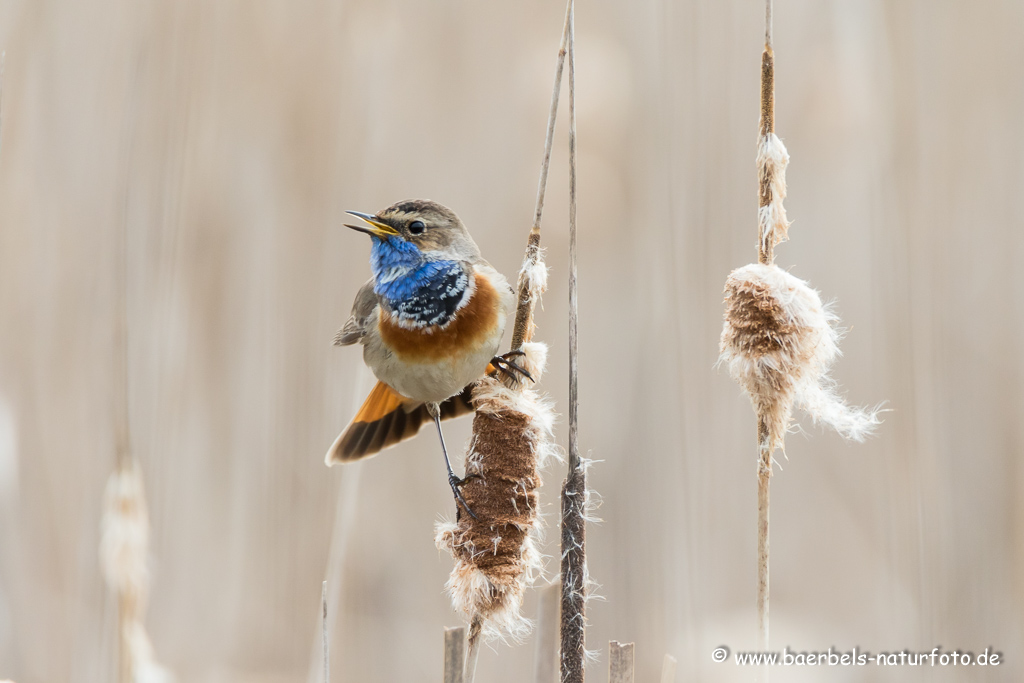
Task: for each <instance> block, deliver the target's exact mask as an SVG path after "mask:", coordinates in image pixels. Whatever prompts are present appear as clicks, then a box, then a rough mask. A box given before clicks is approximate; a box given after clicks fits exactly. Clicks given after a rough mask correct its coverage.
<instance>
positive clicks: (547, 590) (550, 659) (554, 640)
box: [533, 581, 562, 683]
mask: <svg viewBox="0 0 1024 683" xmlns="http://www.w3.org/2000/svg"><path fill="white" fill-rule="evenodd" d="M561 592H562V591H561V586H560V585H559V583H558V582H557V581H555V582H553V583H550V584H548V585H547V586H544V588H542V589H541V590H540V591H538V593H539V595H538V596H537V647H536V648H535V650H534V660H533V680H534V683H554V681H555V661H556V659H557V657H558V600H559V596H560V595H561Z"/></svg>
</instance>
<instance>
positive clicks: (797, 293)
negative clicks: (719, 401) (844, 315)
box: [719, 263, 879, 451]
mask: <svg viewBox="0 0 1024 683" xmlns="http://www.w3.org/2000/svg"><path fill="white" fill-rule="evenodd" d="M725 303H726V311H725V325H724V328H723V329H722V338H721V342H720V352H721V354H720V356H719V363H721V364H724V365H726V366H727V367H728V369H729V375H730V376H731V377H732V378H733V379H734V380H736V382H738V383H739V385H740V386H741V387H743V389H744V390H745V391H746V392H747V394H748V395H749V396H750V401H751V403H752V404H753V406H754V410H755V412H756V413H757V415H758V416H759V417H760V418H761V419H762V420H763V421H764V423H765V424H766V425H767V428H768V443H767V447H768V448H769V449H770V450H771V451H774V450H775V449H776V448H782V447H783V441H784V438H785V433H786V430H787V429H788V428H789V424H790V421H791V419H792V413H793V406H794V405H797V406H799V407H800V408H802V409H803V410H805V411H806V412H807V413H808V414H809V415H810V416H811V417H812V418H813V419H814V421H815V422H823V423H825V424H827V425H829V426H830V427H832V428H833V429H835V430H836V431H837V432H839V433H840V434H841V435H842V436H843V437H845V438H847V439H853V440H856V441H861V440H863V439H864V437H865V436H867V435H868V434H870V433H871V432H872V430H873V429H874V428H875V426H876V425H877V424H878V423H879V419H878V412H879V411H878V409H877V408H875V409H870V410H868V409H862V408H855V407H851V406H848V405H846V403H845V402H844V401H843V400H842V398H840V397H839V396H838V394H837V393H836V391H835V383H834V382H833V380H832V379H831V378H830V377H829V376H828V371H829V369H830V368H831V366H832V363H833V362H834V361H835V359H836V358H837V357H838V356H839V345H838V342H839V338H840V336H841V334H840V330H839V329H838V328H837V327H836V325H837V323H838V318H837V316H836V315H835V314H834V313H833V312H832V311H831V309H830V308H829V307H828V306H825V305H823V304H822V302H821V298H820V297H819V296H818V293H817V292H816V291H814V290H813V289H811V288H810V287H809V286H808V285H807V283H806V282H804V281H803V280H800V279H798V278H796V277H794V276H792V275H790V274H789V273H787V272H786V271H784V270H782V269H781V268H779V267H778V266H775V265H763V264H758V263H755V264H750V265H747V266H744V267H742V268H738V269H736V270H734V271H733V272H732V273H730V274H729V278H728V279H727V280H726V283H725Z"/></svg>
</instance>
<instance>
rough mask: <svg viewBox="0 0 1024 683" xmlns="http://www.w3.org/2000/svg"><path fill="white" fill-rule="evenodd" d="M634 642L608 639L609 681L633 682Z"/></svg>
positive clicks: (614, 682) (609, 682)
mask: <svg viewBox="0 0 1024 683" xmlns="http://www.w3.org/2000/svg"><path fill="white" fill-rule="evenodd" d="M634 649H635V644H634V643H620V642H618V641H617V640H610V641H608V683H633V656H634Z"/></svg>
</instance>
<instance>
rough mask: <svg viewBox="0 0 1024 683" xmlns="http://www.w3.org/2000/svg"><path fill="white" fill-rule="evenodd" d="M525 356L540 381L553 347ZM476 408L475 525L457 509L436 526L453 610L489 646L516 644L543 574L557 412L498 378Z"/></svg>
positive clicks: (471, 470) (471, 469)
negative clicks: (448, 559)
mask: <svg viewBox="0 0 1024 683" xmlns="http://www.w3.org/2000/svg"><path fill="white" fill-rule="evenodd" d="M522 350H523V351H524V352H525V354H526V355H525V357H523V358H520V359H517V362H518V363H519V364H520V365H522V366H523V367H524V368H525V369H526V370H527V371H528V372H529V373H530V374H531V375H532V376H533V378H534V380H539V379H540V375H541V373H542V372H543V369H544V364H545V361H546V357H547V347H546V346H545V345H544V344H541V343H526V344H523V347H522ZM473 403H474V405H475V406H476V416H475V417H474V418H473V439H472V441H471V443H470V446H469V452H468V454H467V455H466V480H467V481H466V484H465V485H464V486H463V488H462V495H463V496H465V498H466V502H467V503H469V507H470V508H472V510H473V512H474V513H475V514H476V515H477V519H473V518H472V517H470V516H469V515H468V514H466V513H465V511H463V510H461V509H459V511H458V514H457V517H456V521H455V522H454V523H451V522H444V523H440V524H438V526H437V537H436V543H437V547H438V548H444V549H447V550H448V551H450V552H451V554H452V557H453V558H454V559H455V567H454V568H453V569H452V573H451V576H450V577H449V579H448V583H447V586H446V588H447V590H448V593H449V594H450V595H451V597H452V603H453V605H454V606H455V608H456V609H457V610H460V611H462V612H464V613H465V614H466V615H467V616H468V617H469V618H470V619H471V620H473V621H474V622H477V623H479V624H480V627H481V628H482V633H483V635H484V637H485V638H486V639H487V640H491V639H494V638H496V637H501V638H510V639H512V640H516V641H517V640H520V639H522V638H523V637H524V636H525V635H526V634H527V633H529V629H530V622H529V621H528V620H527V619H526V618H525V617H524V616H523V615H522V612H521V607H522V602H523V592H524V590H525V588H526V586H528V585H530V584H532V583H533V581H534V580H535V579H536V577H537V575H538V574H539V572H540V569H541V559H540V554H539V552H538V551H537V548H536V538H537V534H538V533H539V531H540V518H539V514H538V512H539V510H538V490H537V489H538V488H539V487H540V483H541V482H540V473H539V469H540V468H541V467H543V466H544V463H545V461H546V460H547V459H548V458H549V457H550V456H551V455H553V454H556V453H557V451H556V447H555V445H554V442H553V438H552V428H553V425H554V421H555V413H554V411H553V409H552V406H551V403H550V402H549V401H548V400H547V399H546V398H543V397H541V396H540V395H539V394H538V393H537V392H536V391H534V390H533V389H522V390H519V389H516V388H509V387H508V386H506V385H505V384H503V383H502V382H500V381H499V380H497V379H495V378H492V377H487V378H484V379H483V380H481V381H480V383H479V384H478V385H477V387H476V389H475V390H474V392H473Z"/></svg>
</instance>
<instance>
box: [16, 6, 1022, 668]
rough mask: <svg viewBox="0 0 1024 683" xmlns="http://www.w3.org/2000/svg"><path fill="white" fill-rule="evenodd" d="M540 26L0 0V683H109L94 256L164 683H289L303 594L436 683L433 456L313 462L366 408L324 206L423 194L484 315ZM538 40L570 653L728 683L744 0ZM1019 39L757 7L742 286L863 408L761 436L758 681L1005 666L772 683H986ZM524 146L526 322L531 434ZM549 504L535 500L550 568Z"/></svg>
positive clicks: (747, 433) (359, 267) (425, 445)
mask: <svg viewBox="0 0 1024 683" xmlns="http://www.w3.org/2000/svg"><path fill="white" fill-rule="evenodd" d="M563 11H564V4H563V3H562V2H537V1H535V0H523V1H522V2H517V3H481V2H462V1H455V0H444V1H438V2H430V3H423V2H415V1H414V0H386V1H382V0H377V1H371V0H348V1H345V2H340V1H330V2H329V1H327V0H305V1H302V2H283V1H280V0H274V1H267V2H260V3H253V2H242V1H240V0H222V1H220V2H202V1H199V0H182V1H178V2H172V1H170V0H149V1H146V2H127V1H124V0H102V1H98V2H80V1H75V0H67V1H65V2H60V3H57V2H45V1H43V0H30V1H29V0H0V49H3V50H6V53H7V60H6V73H5V77H4V92H3V129H2V147H0V315H2V324H0V678H4V677H10V678H13V679H14V680H16V681H18V683H42V682H47V683H49V682H52V681H69V682H71V683H78V682H85V681H89V682H91V681H110V680H113V678H114V673H115V668H114V662H115V660H114V644H115V642H114V636H113V629H114V622H115V617H116V609H115V605H114V603H113V601H112V599H111V598H110V597H109V596H108V594H107V593H106V591H105V588H104V586H103V582H102V578H101V575H100V570H99V560H98V550H97V547H98V543H99V528H100V514H101V507H102V506H101V500H102V494H103V488H104V484H105V481H106V478H107V476H108V475H109V474H110V472H111V470H112V469H113V466H114V410H113V409H114V405H115V395H116V394H115V392H116V391H117V386H116V383H115V381H114V378H115V377H116V372H115V367H116V365H115V362H116V357H115V354H114V348H115V344H114V331H115V329H116V324H115V323H116V302H117V300H118V299H117V295H116V290H115V287H116V283H117V282H118V275H117V267H118V257H117V254H118V239H119V235H120V231H121V226H122V225H124V224H126V225H127V226H128V245H127V249H128V256H129V263H130V266H129V272H128V282H129V289H128V308H129V326H130V342H129V363H130V367H129V371H130V381H129V386H130V400H131V420H132V433H133V442H132V443H133V450H134V453H135V454H136V455H137V457H138V458H139V459H140V461H141V463H142V467H143V471H144V474H145V479H146V486H147V490H148V495H149V503H150V515H151V519H152V524H153V544H152V554H153V560H154V563H153V581H154V583H153V596H152V603H151V607H150V610H149V616H148V626H149V630H150V633H151V636H152V639H153V642H154V645H155V647H156V650H157V654H158V658H159V659H160V660H161V661H162V662H163V663H165V664H166V665H167V666H169V667H170V668H171V669H172V670H174V671H175V672H176V674H177V675H178V679H179V680H180V681H197V682H207V681H209V682H215V681H216V682H219V681H240V682H243V681H244V682H275V683H276V682H286V681H288V682H291V681H307V680H308V681H311V682H312V681H316V680H319V679H318V672H319V668H318V666H319V665H318V657H319V644H318V637H319V636H318V633H319V631H318V628H319V627H318V611H319V600H320V582H321V579H322V578H324V577H325V573H326V574H327V576H326V578H327V579H328V580H329V582H330V583H329V586H330V599H331V609H332V621H333V629H332V634H331V635H332V643H333V650H332V669H333V673H334V680H335V681H432V680H433V681H436V680H440V673H441V644H442V627H443V626H445V625H453V624H455V623H457V622H458V617H457V615H455V614H454V613H453V612H452V610H451V607H450V604H449V601H448V599H447V598H446V597H445V595H444V594H443V592H442V587H443V584H444V581H445V579H446V577H447V575H448V572H449V571H450V569H451V560H450V559H449V558H448V557H447V555H446V554H445V553H440V552H438V551H437V550H436V549H435V547H434V543H433V535H434V534H433V525H434V523H435V521H436V520H437V519H439V518H440V517H442V516H446V517H448V516H451V515H452V514H453V512H454V505H453V502H452V498H451V494H450V491H449V489H448V485H447V482H446V481H445V477H444V469H443V465H442V461H441V456H440V452H439V450H438V447H437V443H436V439H435V438H434V436H433V435H432V434H429V433H424V434H423V435H421V437H420V438H418V439H416V440H414V441H412V442H409V443H406V444H403V445H401V446H400V447H398V448H396V449H394V450H393V451H390V452H388V453H386V454H384V455H382V456H380V457H378V458H375V459H373V460H371V461H367V462H366V463H363V464H360V465H355V466H351V467H345V468H334V469H331V470H328V469H326V468H325V467H324V465H323V454H324V452H325V451H326V449H327V447H328V446H329V445H330V443H331V441H332V440H333V438H334V437H335V436H336V434H337V433H338V431H339V430H340V429H341V428H342V427H343V426H344V425H345V424H346V422H347V421H348V419H349V418H350V416H351V415H352V413H353V411H354V409H355V407H356V405H357V404H358V402H359V401H361V400H362V396H363V394H364V392H365V391H366V390H367V389H368V388H369V386H370V383H371V382H370V377H369V373H368V372H367V371H366V370H364V369H362V364H361V358H360V354H359V353H358V351H356V350H353V349H338V348H332V347H331V344H330V341H331V338H332V335H333V333H334V331H335V330H336V329H337V327H338V326H340V324H341V323H342V322H343V321H344V319H345V318H346V317H347V315H348V310H349V305H350V303H351V300H352V297H353V295H354V293H355V291H356V289H357V287H358V286H359V285H360V284H361V283H362V282H363V281H364V280H365V279H366V278H367V277H368V275H369V267H368V264H367V259H368V252H369V244H368V242H367V240H366V239H365V238H364V237H362V236H360V235H357V234H355V233H352V232H351V231H348V230H344V229H343V228H341V223H342V222H343V220H344V215H343V210H345V209H357V210H362V211H376V210H378V209H381V208H383V207H384V206H386V205H388V204H390V203H392V202H394V201H396V200H399V199H404V198H411V197H427V198H432V199H436V200H438V201H441V202H443V203H445V204H447V205H449V206H451V207H453V208H454V209H455V210H456V211H457V212H458V213H459V214H460V216H461V217H462V218H463V219H464V220H465V221H466V223H467V225H469V226H470V229H471V230H472V231H473V234H474V236H475V237H476V239H477V242H478V243H479V244H480V246H481V248H482V250H483V253H484V254H485V255H486V256H487V258H488V259H489V260H490V261H491V262H492V263H493V264H494V265H495V266H496V267H497V268H499V269H500V270H502V271H503V272H505V273H506V274H508V275H509V276H514V274H515V272H516V270H517V269H518V266H519V263H520V260H521V258H522V253H523V246H524V244H525V239H526V232H527V229H528V227H529V223H530V220H531V217H532V208H533V201H534V193H535V191H536V179H537V171H538V166H539V163H540V156H541V150H542V145H543V136H544V125H545V118H546V113H547V105H548V98H549V95H550V87H551V78H552V72H553V68H554V58H555V51H556V49H557V44H558V40H559V35H560V30H561V25H562V17H563ZM576 26H577V46H578V47H577V49H578V57H577V59H578V91H579V101H578V120H579V145H580V147H579V149H580V171H579V178H580V181H579V182H580V192H581V196H580V288H581V289H580V325H581V327H580V334H581V337H580V354H581V356H580V368H581V395H582V397H583V401H582V404H581V441H582V445H583V447H584V448H585V449H587V450H588V451H589V453H590V455H591V457H593V458H595V459H597V460H599V461H600V462H599V463H598V464H597V465H595V466H594V468H593V469H592V470H591V479H590V481H591V483H592V485H593V487H594V488H595V489H596V491H597V492H599V493H600V494H601V496H602V497H603V501H604V502H603V506H602V508H601V509H600V511H599V515H600V516H601V517H602V518H603V519H604V520H605V521H604V523H602V524H600V525H596V526H592V527H591V528H590V531H589V539H588V545H589V551H590V563H591V564H590V566H591V572H592V575H593V577H594V578H595V579H596V580H597V581H598V582H599V583H600V584H602V587H601V589H600V591H599V592H600V593H601V595H603V596H604V597H605V598H606V600H605V601H602V602H592V603H591V605H590V610H589V613H590V618H591V624H592V627H591V629H590V630H589V633H588V640H589V644H590V646H591V647H592V648H595V649H597V648H601V649H603V648H604V645H605V643H606V642H607V640H608V639H609V638H615V639H618V640H622V641H634V640H635V641H636V643H637V666H638V676H640V677H642V678H643V679H644V680H655V679H656V675H657V673H656V672H657V671H658V670H659V668H660V664H661V658H662V655H663V654H664V653H666V652H668V653H671V654H673V655H674V656H676V657H677V658H678V659H679V675H678V680H680V681H697V680H707V681H712V680H714V681H723V680H749V679H750V677H751V676H752V675H753V672H752V671H750V670H744V669H739V668H738V667H736V666H734V665H733V664H732V663H730V664H726V665H718V664H714V663H712V661H711V657H710V653H711V649H712V648H713V647H714V646H717V645H720V644H726V645H728V646H730V647H731V648H732V649H733V650H734V651H735V650H737V649H743V648H745V647H746V648H752V647H753V643H754V632H755V611H754V608H755V604H754V596H755V551H756V542H755V538H756V537H755V519H756V496H755V492H756V458H757V454H756V447H755V422H754V416H753V413H752V411H751V409H750V406H749V404H748V401H747V399H746V398H745V397H744V396H743V395H742V394H741V392H740V390H739V388H738V387H737V386H736V385H735V384H734V383H732V382H731V381H730V380H729V378H728V377H727V375H726V373H725V372H724V371H715V370H714V369H713V368H712V365H713V364H714V362H715V359H716V357H717V347H718V336H719V333H720V330H721V317H722V311H723V305H722V286H723V283H724V281H725V277H726V275H727V274H728V272H729V271H730V270H731V269H733V268H735V267H738V266H740V265H743V264H745V263H749V262H752V261H754V260H755V259H756V248H755V243H756V207H757V199H756V176H755V166H754V155H755V145H756V136H757V117H758V96H759V92H758V77H759V68H760V54H761V48H762V36H763V4H762V3H761V2H760V1H755V0H744V1H743V2H739V1H735V0H685V1H684V0H679V1H671V2H670V1H668V0H635V1H632V2H611V1H609V0H594V1H590V2H581V3H579V5H578V6H577V23H576ZM1022 34H1024V5H1021V4H1020V3H1009V2H1001V1H997V0H979V1H977V2H972V3H953V2H924V1H922V0H918V1H917V2H912V1H909V0H907V1H902V2H896V1H893V2H882V1H881V0H865V1H864V2H857V3H853V2H844V1H842V0H831V1H826V2H811V1H810V0H779V1H777V2H776V7H775V45H776V60H777V61H776V69H777V81H776V87H777V131H778V133H779V135H780V136H781V137H782V138H783V140H784V141H785V143H786V145H787V147H788V148H789V151H790V153H791V154H792V163H791V165H790V167H789V173H788V179H789V190H790V191H789V199H788V200H787V208H788V210H789V215H790V217H791V218H792V219H793V221H794V223H793V226H792V228H791V231H790V235H791V237H792V242H790V243H787V244H784V245H782V246H780V247H779V249H778V251H777V254H778V262H779V264H780V265H781V266H783V267H784V268H791V272H793V273H794V274H795V275H797V276H798V277H801V278H805V279H809V280H810V282H811V284H812V285H813V286H815V287H816V288H818V289H820V290H821V291H822V293H823V296H824V297H825V298H826V299H829V298H833V297H834V298H836V299H837V300H838V310H839V312H840V314H841V315H842V318H843V321H844V323H845V325H846V326H848V327H849V328H851V331H850V334H849V336H848V338H847V340H846V342H845V345H844V351H845V353H846V357H845V358H844V359H843V360H841V361H840V362H839V364H838V365H837V367H836V371H835V375H836V377H837V379H838V380H839V381H840V382H841V383H842V384H843V385H844V386H845V388H846V390H847V391H848V396H849V398H850V400H851V401H852V402H854V403H857V404H865V403H874V402H876V401H878V400H882V399H888V400H889V406H890V407H891V408H892V410H893V412H891V413H888V414H887V415H886V419H885V423H884V424H883V425H882V427H881V429H880V432H879V436H878V437H876V438H874V439H873V440H871V441H869V442H868V443H866V444H864V445H854V446H848V445H846V444H845V443H843V442H842V441H841V439H840V438H839V437H837V436H836V435H834V434H831V433H821V431H820V430H819V429H817V428H815V427H812V426H808V428H807V431H808V433H809V434H810V436H809V437H807V438H804V437H801V436H792V437H790V439H789V440H788V455H789V459H788V460H782V462H781V465H782V467H781V470H777V471H776V476H775V483H774V486H773V489H774V490H773V496H772V498H773V501H772V502H773V505H772V507H773V510H772V577H771V578H772V602H771V609H772V644H773V646H775V647H779V648H781V647H783V646H785V645H789V646H791V647H792V648H794V649H796V650H813V649H825V648H827V647H829V646H836V647H838V648H842V649H849V648H851V647H853V646H854V645H859V646H860V647H861V648H866V649H870V650H874V651H881V650H900V649H903V648H912V649H927V650H931V648H933V647H934V646H936V645H942V646H943V647H944V648H946V649H947V650H951V649H953V648H954V647H959V648H966V649H970V650H974V651H975V652H980V651H981V650H983V649H984V648H985V647H986V646H990V645H991V646H994V647H995V648H996V649H998V650H1000V651H1002V652H1003V653H1004V657H1005V660H1006V664H1005V665H1004V666H1002V667H1000V668H999V669H994V670H993V669H989V670H987V671H982V670H978V669H975V670H964V669H962V668H958V669H955V670H954V669H952V668H951V669H948V670H938V669H934V670H933V669H929V670H927V671H923V670H920V669H912V668H909V667H908V668H903V669H895V670H889V671H886V670H878V669H875V668H873V667H870V668H866V669H832V670H828V671H822V670H817V669H804V670H781V669H777V670H776V671H775V672H773V675H774V678H775V680H793V681H800V680H803V681H812V680H814V681H817V680H825V679H827V680H842V681H876V680H877V681H889V680H929V681H931V680H951V681H952V680H972V681H1003V680H1007V681H1008V680H1021V678H1022V677H1024V666H1022V664H1021V659H1022V656H1024V647H1022V644H1024V633H1022V627H1024V624H1022V615H1024V496H1022V495H1020V493H1021V489H1022V487H1024V466H1022V464H1021V462H1022V460H1021V455H1022V447H1021V444H1022V442H1024V433H1022V432H1024V427H1022V426H1021V425H1022V421H1021V419H1020V417H1021V415H1022V413H1024V406H1022V398H1024V396H1022V389H1021V387H1022V380H1024V377H1022V371H1024V362H1022V360H1021V354H1020V352H1019V347H1020V343H1021V341H1022V334H1021V332H1022V322H1021V321H1022V314H1024V310H1022V309H1024V279H1022V278H1021V277H1019V276H1018V275H1017V274H1016V272H1015V269H1016V267H1017V264H1018V263H1019V262H1020V261H1021V257H1022V256H1024V236H1022V235H1024V230H1022V228H1024V225H1022V219H1021V209H1020V197H1021V195H1022V191H1024V163H1022V161H1021V160H1022V159H1024V127H1022V126H1021V125H1020V121H1021V120H1022V117H1024V97H1022V94H1024V86H1022V84H1024V41H1022V40H1021V39H1020V36H1021V35H1022ZM564 104H565V103H564V101H563V106H564ZM563 115H564V109H563ZM558 135H559V136H560V137H559V138H558V140H557V141H556V147H555V149H556V154H555V158H554V160H553V167H552V177H551V181H552V186H551V192H550V193H549V197H548V203H547V212H546V216H545V223H544V230H545V236H544V243H545V245H546V246H547V248H548V250H549V251H548V259H547V260H548V263H549V264H550V265H551V266H552V273H551V283H552V284H551V288H550V290H549V292H548V295H547V297H546V299H545V308H544V310H543V311H541V312H540V313H539V320H538V322H539V325H540V332H539V338H540V339H543V340H546V341H548V342H549V343H550V344H551V345H552V354H551V358H552V365H551V368H550V370H549V372H548V373H547V375H546V376H545V378H544V383H543V385H544V388H545V389H546V390H547V391H549V392H551V394H552V395H553V396H554V397H555V398H556V399H557V400H558V406H559V409H560V411H561V412H562V413H563V414H564V412H565V409H566V405H565V398H566V393H567V390H566V385H567V376H566V368H567V362H566V354H565V339H566V329H567V321H566V309H567V302H566V296H567V295H566V286H565V279H566V271H565V267H566V266H565V264H566V233H567V225H566V224H567V211H566V209H565V206H566V187H567V180H566V172H565V168H566V166H565V164H566V150H567V143H566V142H565V135H566V130H565V121H564V119H563V120H562V121H560V124H559V129H558ZM468 434H469V420H462V421H460V422H458V423H453V424H451V426H450V427H449V428H448V435H449V443H451V444H456V445H459V444H464V442H465V439H466V437H467V436H468ZM559 436H560V438H561V439H563V441H564V422H563V424H562V425H561V427H560V431H559ZM459 460H460V461H461V457H460V458H459ZM563 476H564V470H563V467H562V466H554V467H552V468H549V469H548V472H547V475H546V485H545V487H544V489H543V491H542V500H543V501H544V504H545V506H546V507H545V510H546V511H547V520H548V527H549V532H548V535H547V544H546V546H545V550H546V552H547V553H548V554H549V555H551V556H554V557H557V552H558V550H557V546H556V545H555V541H557V532H556V531H555V524H556V519H555V511H556V505H555V501H556V500H557V489H558V486H559V485H560V483H561V480H562V477H563ZM549 567H550V568H551V569H552V570H556V569H557V562H554V561H551V562H549ZM535 602H536V596H535V595H532V596H530V597H529V598H528V601H527V613H528V614H530V613H532V610H533V608H534V607H533V606H534V605H535ZM532 659H533V648H532V645H531V644H530V643H527V644H526V645H522V646H517V647H506V646H503V645H498V646H496V647H495V649H494V650H490V649H485V650H484V652H483V653H482V655H481V658H480V665H479V672H478V679H477V680H479V681H488V682H494V683H500V682H510V681H524V680H528V676H529V672H530V671H532ZM605 666H606V663H605V661H604V660H603V659H602V660H601V661H600V662H599V663H597V664H594V665H593V666H592V668H591V677H592V679H593V680H596V681H603V680H604V673H603V672H602V671H601V669H602V668H603V667H605ZM638 680H639V679H638Z"/></svg>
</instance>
